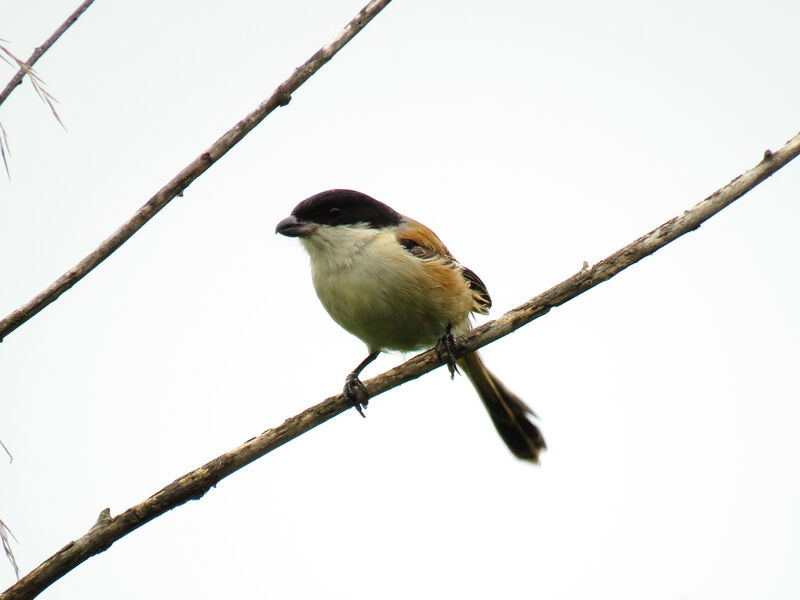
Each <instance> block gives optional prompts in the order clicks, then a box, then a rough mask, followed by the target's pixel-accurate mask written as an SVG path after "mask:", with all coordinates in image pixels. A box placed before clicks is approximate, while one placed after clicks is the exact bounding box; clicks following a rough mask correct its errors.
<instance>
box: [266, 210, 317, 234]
mask: <svg viewBox="0 0 800 600" xmlns="http://www.w3.org/2000/svg"><path fill="white" fill-rule="evenodd" d="M316 229H317V227H316V225H314V224H313V223H304V222H303V221H298V220H297V217H295V216H294V215H291V216H289V217H286V218H285V219H284V220H283V221H281V222H280V223H278V226H277V227H275V233H280V234H281V235H285V236H287V237H308V236H309V235H311V234H312V233H314V231H316Z"/></svg>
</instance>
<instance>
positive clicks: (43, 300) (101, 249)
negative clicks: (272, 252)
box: [0, 0, 390, 341]
mask: <svg viewBox="0 0 800 600" xmlns="http://www.w3.org/2000/svg"><path fill="white" fill-rule="evenodd" d="M389 2H390V0H372V1H371V2H370V3H369V4H367V5H366V6H365V7H364V8H362V9H361V11H360V12H359V13H358V14H357V15H356V16H355V17H354V18H353V19H352V20H351V21H350V22H349V23H348V24H347V25H346V26H345V28H344V29H342V31H341V32H340V33H339V35H337V36H336V38H334V39H333V41H331V42H330V43H329V44H327V45H326V46H323V47H322V48H320V49H319V50H317V52H315V53H314V55H313V56H312V57H311V58H309V59H308V60H307V61H306V62H304V63H303V64H302V65H300V66H299V67H297V68H296V69H295V70H294V72H293V73H292V75H291V76H290V77H289V78H288V79H287V80H286V81H284V82H283V83H282V84H280V85H279V86H278V88H277V89H276V90H275V91H274V92H273V93H272V95H271V96H270V97H269V98H267V99H266V100H264V102H262V103H261V104H260V105H259V106H258V107H257V108H256V109H255V110H254V111H253V112H251V113H250V114H249V115H247V116H246V117H245V118H244V119H242V120H241V121H239V122H238V123H237V124H236V125H234V126H233V127H232V128H231V129H230V130H228V132H227V133H225V134H224V135H223V136H222V137H220V138H219V139H218V140H217V141H216V142H214V144H213V145H212V146H211V147H210V148H209V149H208V150H206V151H205V152H203V153H202V154H201V155H200V156H198V157H197V158H196V159H194V160H193V161H192V162H191V163H189V164H188V165H187V166H186V167H185V168H184V169H183V170H182V171H181V172H180V173H178V174H177V175H176V176H175V177H174V178H173V179H172V180H171V181H170V182H169V183H167V184H166V185H165V186H164V187H162V188H161V189H160V190H159V191H158V192H157V193H156V194H155V195H154V196H153V197H152V198H150V200H148V201H147V202H146V203H145V204H144V205H143V206H142V207H141V208H140V209H139V210H138V211H136V213H135V214H134V215H133V217H131V219H130V220H128V221H127V222H126V223H125V224H124V225H122V226H121V227H120V228H119V229H117V231H115V232H114V233H113V234H112V235H111V236H110V237H109V238H107V239H106V240H105V241H104V242H103V243H102V244H100V245H99V246H98V247H97V248H96V249H95V250H94V251H93V252H91V253H90V254H89V255H87V256H86V257H85V258H84V259H83V260H81V261H80V262H79V263H78V264H77V265H75V266H74V267H72V268H71V269H70V270H69V271H67V272H66V273H64V275H62V276H61V277H59V278H58V279H56V281H54V282H53V283H52V285H50V287H48V288H47V289H46V290H44V291H43V292H41V293H40V294H38V295H37V296H36V297H35V298H33V299H32V300H31V301H29V302H28V303H27V304H25V305H24V306H22V307H20V308H18V309H17V310H15V311H14V312H12V313H11V314H9V315H8V316H7V317H5V318H4V319H3V320H1V321H0V341H2V340H3V338H4V337H5V336H7V335H8V334H9V333H11V332H12V331H14V330H15V329H16V328H17V327H19V326H20V325H22V324H23V323H24V322H25V321H27V320H28V319H30V318H31V317H33V316H34V315H35V314H36V313H38V312H39V311H40V310H42V309H43V308H44V307H45V306H47V305H48V304H50V303H51V302H53V301H54V300H56V299H57V298H58V297H59V296H60V295H61V294H63V293H64V292H66V291H67V290H68V289H69V288H71V287H72V286H73V285H75V284H76V283H77V282H78V281H80V280H81V279H82V278H84V277H85V276H86V275H87V274H88V273H89V272H90V271H91V270H92V269H94V268H95V267H96V266H97V265H99V264H100V263H101V262H103V261H104V260H105V259H106V258H108V257H109V256H110V255H111V253H112V252H114V251H115V250H116V249H117V248H119V247H120V246H121V245H122V244H124V243H125V242H126V241H127V240H128V239H129V238H130V237H131V236H132V235H133V234H134V233H136V232H137V231H138V230H139V229H141V228H142V226H144V224H145V223H147V221H149V220H150V219H151V218H153V217H154V216H155V214H156V213H157V212H158V211H160V210H161V209H162V208H164V206H166V205H167V203H169V202H170V200H172V199H173V198H175V196H178V195H181V194H183V191H184V190H185V189H186V188H187V187H189V185H190V184H191V183H192V182H193V181H194V180H195V179H197V178H198V177H199V176H200V175H202V174H203V173H205V172H206V170H208V169H209V167H211V165H213V164H214V163H215V162H217V161H218V160H219V159H220V158H221V157H222V156H224V155H225V153H227V152H228V150H230V149H231V148H233V146H234V145H236V144H237V143H238V142H239V141H240V140H241V139H242V138H244V136H246V135H247V134H248V133H250V132H251V131H252V130H253V129H254V128H255V127H256V125H258V124H259V123H260V122H261V121H263V120H264V118H265V117H266V116H267V115H269V114H270V113H271V112H272V111H273V110H275V109H276V108H278V107H279V106H286V105H287V104H288V103H289V101H290V100H291V94H292V93H293V92H294V91H295V90H297V88H299V87H300V86H301V85H303V83H305V82H306V81H307V80H308V79H309V78H310V77H311V76H312V75H313V74H314V73H316V72H317V71H318V70H319V69H320V68H321V67H322V66H323V65H324V64H325V63H327V62H328V61H329V60H330V59H331V58H333V56H334V55H335V54H336V53H337V52H338V51H339V50H341V49H342V48H343V47H344V46H345V44H347V42H349V41H350V40H351V39H353V37H354V36H355V35H356V34H357V33H358V32H359V31H361V30H362V29H363V28H364V27H365V26H366V24H367V23H369V22H370V21H371V20H372V19H373V18H374V17H375V16H376V15H377V14H378V13H379V12H380V11H381V10H382V9H383V8H384V7H385V6H386V5H387V4H389Z"/></svg>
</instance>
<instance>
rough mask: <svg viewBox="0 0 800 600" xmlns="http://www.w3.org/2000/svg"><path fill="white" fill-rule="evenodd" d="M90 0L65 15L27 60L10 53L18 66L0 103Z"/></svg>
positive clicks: (84, 8)
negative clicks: (65, 18) (64, 19)
mask: <svg viewBox="0 0 800 600" xmlns="http://www.w3.org/2000/svg"><path fill="white" fill-rule="evenodd" d="M92 2H94V0H85V1H84V2H83V3H81V5H80V6H79V7H78V8H76V9H75V10H74V11H73V12H72V14H71V15H70V16H69V17H67V20H66V21H64V22H63V23H62V24H61V25H60V26H59V28H58V29H56V30H55V31H54V32H53V35H51V36H50V37H49V38H47V39H46V40H45V42H44V44H42V45H41V46H39V47H38V48H36V49H35V50H34V51H33V54H31V55H30V56H29V57H28V60H26V61H25V62H24V63H21V61H19V60H18V59H17V58H16V57H14V56H13V55H11V56H12V57H13V58H14V60H15V62H17V64H18V66H19V71H17V73H16V75H14V77H12V78H11V81H9V82H8V85H6V87H5V88H4V89H3V91H2V92H0V105H1V104H3V102H5V101H6V98H8V96H9V94H11V92H12V91H13V90H14V88H15V87H17V86H18V85H19V84H21V83H22V80H23V79H24V78H25V75H28V74H29V73H30V72H31V68H32V67H33V65H34V64H35V63H36V61H37V60H39V59H40V58H41V57H42V55H43V54H44V53H45V52H47V51H48V50H49V49H50V46H52V45H53V44H55V43H56V40H57V39H58V38H60V37H61V36H62V35H63V34H64V32H65V31H66V30H67V29H69V28H70V26H71V25H72V24H73V23H74V22H75V21H77V20H78V17H80V16H81V15H82V14H83V13H84V12H85V11H86V9H87V8H89V6H90V5H91V4H92ZM9 54H10V53H9ZM34 87H36V85H34ZM36 91H37V93H38V92H39V88H38V87H36ZM40 95H41V94H40ZM47 97H50V98H51V99H52V97H51V96H49V95H47V96H45V98H44V99H45V102H47V104H48V105H49V106H50V108H51V109H53V105H52V104H51V103H50V101H49V100H46V98H47ZM53 113H54V114H55V110H53ZM56 119H58V122H59V123H61V119H59V118H58V115H56ZM62 126H63V123H62Z"/></svg>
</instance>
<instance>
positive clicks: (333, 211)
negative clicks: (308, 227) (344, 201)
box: [328, 206, 342, 218]
mask: <svg viewBox="0 0 800 600" xmlns="http://www.w3.org/2000/svg"><path fill="white" fill-rule="evenodd" d="M341 212H342V209H341V208H339V207H338V206H333V207H331V208H329V209H328V216H329V217H332V218H336V217H338V216H339V215H340V214H341Z"/></svg>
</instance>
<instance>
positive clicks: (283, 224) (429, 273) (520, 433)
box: [275, 189, 546, 463]
mask: <svg viewBox="0 0 800 600" xmlns="http://www.w3.org/2000/svg"><path fill="white" fill-rule="evenodd" d="M275 232H276V233H280V234H282V235H284V236H288V237H296V238H298V239H299V240H300V242H301V244H302V245H303V246H304V248H305V250H306V251H307V252H308V255H309V257H310V262H311V278H312V281H313V284H314V289H315V291H316V293H317V296H318V298H319V300H320V302H321V303H322V305H323V306H324V308H325V310H327V312H328V314H329V315H330V316H331V318H332V319H333V320H334V321H335V322H336V323H338V324H339V325H340V326H341V327H342V328H344V329H345V330H346V331H348V332H349V333H351V334H352V335H354V336H355V337H357V338H359V339H360V340H361V341H363V342H364V343H365V344H366V346H367V350H368V352H369V354H368V356H367V357H366V358H365V359H364V360H363V361H362V362H361V363H360V364H359V365H358V366H357V367H356V368H355V369H353V371H352V372H350V373H349V374H348V375H347V377H346V378H345V385H344V389H343V392H344V396H345V398H346V399H347V400H348V401H349V402H350V403H351V404H353V406H354V407H355V408H356V409H357V410H358V412H359V413H361V416H364V413H363V411H362V408H366V406H367V403H368V400H369V395H368V393H367V390H366V388H365V387H364V385H363V384H362V382H361V380H360V379H359V375H360V374H361V371H362V370H363V369H364V368H365V367H366V366H367V365H368V364H369V363H371V362H372V361H373V360H375V358H377V356H378V355H379V354H380V353H381V352H391V351H397V352H411V351H417V350H424V349H427V348H432V347H433V348H436V350H437V352H438V353H439V357H440V359H441V360H442V361H443V362H445V363H446V364H447V366H448V369H449V370H450V376H451V378H452V377H453V376H454V374H455V372H456V371H457V369H458V368H460V369H461V370H462V371H463V372H464V373H465V374H466V376H467V378H468V379H469V380H470V382H471V383H472V385H473V386H474V388H475V390H476V391H477V393H478V396H479V397H480V399H481V400H482V401H483V405H484V406H485V407H486V410H487V412H488V413H489V417H490V418H491V420H492V423H493V424H494V426H495V429H496V430H497V432H498V434H499V435H500V437H501V438H502V440H503V441H504V442H505V444H506V445H507V446H508V448H509V450H510V451H511V452H512V453H513V454H514V456H516V457H517V458H519V459H522V460H526V461H530V462H533V463H537V462H538V460H539V454H540V452H542V451H543V450H545V449H546V444H545V441H544V438H543V437H542V434H541V432H540V431H539V428H538V427H537V425H536V423H534V421H533V419H534V418H536V415H535V413H534V412H533V410H531V409H530V407H528V405H527V404H525V403H524V402H523V401H522V400H520V399H519V398H518V397H517V396H516V395H514V394H513V393H511V392H510V391H509V390H508V388H506V387H505V386H504V385H503V384H502V383H501V382H500V380H499V379H497V377H495V376H494V375H493V374H492V373H491V372H490V371H489V370H488V369H487V368H486V366H485V365H484V363H483V360H482V359H481V357H480V355H479V354H478V353H477V352H471V353H468V354H466V355H464V356H462V357H460V358H458V359H456V353H457V352H458V343H457V340H456V336H458V335H462V334H464V333H466V332H468V331H469V330H470V329H471V328H472V322H471V317H472V314H473V313H475V314H481V315H485V314H488V312H489V308H490V307H491V305H492V300H491V298H490V296H489V292H488V291H487V289H486V285H484V283H483V281H481V279H480V278H479V277H478V276H477V275H476V274H475V273H474V272H473V271H471V270H469V269H468V268H466V267H464V266H463V265H461V264H460V263H459V262H458V261H457V260H456V259H455V258H454V257H453V255H452V254H451V253H450V251H449V250H448V249H447V247H446V246H445V245H444V244H443V243H442V241H441V240H440V239H439V237H438V236H437V235H436V234H435V233H434V232H433V231H431V229H429V228H428V227H426V226H425V225H423V224H422V223H420V222H419V221H415V220H414V219H411V218H410V217H406V216H404V215H402V214H400V213H398V212H397V211H395V210H394V209H393V208H391V207H390V206H388V205H386V204H384V203H382V202H380V201H378V200H375V199H374V198H372V197H371V196H368V195H367V194H364V193H361V192H358V191H355V190H348V189H332V190H327V191H324V192H320V193H318V194H315V195H313V196H311V197H309V198H306V199H305V200H303V201H302V202H300V203H299V204H298V205H297V206H295V208H294V209H293V210H292V212H291V214H290V215H289V216H288V217H286V218H285V219H283V220H282V221H280V222H279V223H278V225H277V226H276V228H275Z"/></svg>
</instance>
